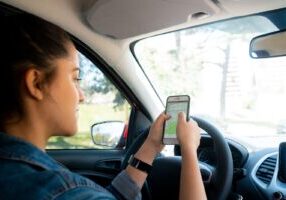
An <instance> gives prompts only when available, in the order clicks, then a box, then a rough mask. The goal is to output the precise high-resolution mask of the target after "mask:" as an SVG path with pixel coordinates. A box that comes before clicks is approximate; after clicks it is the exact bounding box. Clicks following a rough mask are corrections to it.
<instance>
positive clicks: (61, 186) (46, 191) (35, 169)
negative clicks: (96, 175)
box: [0, 132, 141, 200]
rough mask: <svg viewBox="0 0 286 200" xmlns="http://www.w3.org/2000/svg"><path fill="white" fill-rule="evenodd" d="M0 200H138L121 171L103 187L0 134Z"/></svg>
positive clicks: (137, 189)
mask: <svg viewBox="0 0 286 200" xmlns="http://www.w3.org/2000/svg"><path fill="white" fill-rule="evenodd" d="M0 199H1V200H2V199H3V200H9V199H27V200H28V199H35V200H39V199H43V200H51V199H55V200H64V199H69V200H73V199H76V200H81V199H136V200H137V199H141V193H140V188H139V187H138V186H137V185H136V183H135V182H134V181H133V180H132V179H131V178H130V177H129V176H128V174H127V173H126V172H125V171H122V172H121V173H120V174H119V175H118V176H117V177H116V178H115V179H114V180H113V181H112V183H111V184H110V185H109V186H108V187H107V189H105V188H102V187H101V186H99V185H97V184H96V183H94V182H92V181H91V180H89V179H87V178H84V177H82V176H80V175H78V174H76V173H73V172H71V171H69V170H68V169H67V168H65V167H63V166H62V165H61V164H59V163H58V162H57V161H55V160H54V159H52V158H51V157H50V156H49V155H48V154H46V153H45V152H43V151H42V150H40V149H38V148H37V147H35V146H34V145H32V144H30V143H28V142H25V141H23V140H21V139H18V138H15V137H12V136H10V135H8V134H5V133H1V132H0Z"/></svg>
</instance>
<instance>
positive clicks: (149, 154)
mask: <svg viewBox="0 0 286 200" xmlns="http://www.w3.org/2000/svg"><path fill="white" fill-rule="evenodd" d="M169 118H170V116H168V115H166V114H164V113H162V114H160V115H159V116H158V117H157V119H156V120H155V122H154V123H153V124H152V126H151V128H150V131H149V134H148V137H147V138H146V140H145V142H144V144H143V145H142V147H141V148H140V149H139V151H138V152H137V153H136V155H135V157H138V158H140V159H142V160H143V161H145V162H147V163H149V164H152V162H153V160H154V158H155V156H156V155H157V154H158V153H159V152H161V151H162V149H163V147H164V145H163V143H162V134H163V127H164V122H165V121H166V120H168V119H169Z"/></svg>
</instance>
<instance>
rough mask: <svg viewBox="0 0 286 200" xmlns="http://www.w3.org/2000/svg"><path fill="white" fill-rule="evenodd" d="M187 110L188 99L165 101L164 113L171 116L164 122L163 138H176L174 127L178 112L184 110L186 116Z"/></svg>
mask: <svg viewBox="0 0 286 200" xmlns="http://www.w3.org/2000/svg"><path fill="white" fill-rule="evenodd" d="M188 110H189V101H174V102H172V101H170V102H167V105H166V113H167V114H168V115H170V116H171V118H170V119H169V120H167V121H166V122H165V128H164V139H165V138H170V139H176V138H177V136H176V127H177V121H178V114H179V113H180V112H184V113H185V114H186V116H187V115H188ZM165 141H166V140H165ZM165 143H166V142H165ZM166 144H167V143H166Z"/></svg>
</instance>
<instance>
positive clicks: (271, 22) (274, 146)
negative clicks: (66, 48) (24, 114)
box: [0, 0, 286, 200]
mask: <svg viewBox="0 0 286 200" xmlns="http://www.w3.org/2000/svg"><path fill="white" fill-rule="evenodd" d="M26 13H30V14H33V15H35V16H38V17H40V18H43V19H45V20H47V21H49V22H51V23H53V24H56V25H58V26H59V27H61V28H63V29H64V30H66V31H67V32H68V33H69V35H70V36H71V38H72V40H73V42H74V44H75V45H76V48H77V50H78V53H79V56H80V67H81V68H82V73H83V77H84V78H83V81H82V83H81V86H82V88H83V91H84V92H85V93H86V96H87V97H86V102H85V103H84V104H83V105H81V107H80V109H81V111H80V118H79V124H80V125H79V127H80V130H79V133H78V134H77V136H75V137H72V138H68V139H65V138H61V137H55V138H51V139H50V140H49V144H48V147H47V150H46V151H47V153H48V154H49V155H50V156H52V157H53V158H54V159H55V160H57V161H58V162H60V163H62V164H63V165H65V166H66V167H67V168H69V169H70V170H71V171H73V172H76V173H79V174H81V175H82V176H85V177H87V178H89V179H91V180H93V181H94V182H96V183H98V184H99V185H101V186H107V185H109V184H110V182H111V181H112V179H113V178H114V177H115V176H116V175H117V174H118V173H119V172H120V171H121V170H122V169H124V168H125V167H126V166H127V163H128V159H129V157H130V156H131V155H132V154H134V153H135V152H136V151H137V150H138V149H139V148H140V146H141V145H142V144H143V142H144V140H145V138H146V137H147V135H148V131H149V128H150V125H151V124H152V122H153V121H154V119H156V117H157V116H158V115H159V114H160V113H161V112H163V111H164V110H165V103H166V98H167V97H168V96H171V95H176V94H177V95H178V94H188V95H190V97H191V102H190V115H191V117H192V118H193V119H194V120H195V121H196V122H197V123H198V125H199V127H200V128H201V129H202V133H201V143H200V146H199V148H198V151H197V153H198V158H199V161H200V163H199V165H200V171H201V175H202V179H203V182H204V186H205V189H206V193H207V196H208V199H211V200H212V199H214V200H226V199H227V200H241V199H246V200H253V199H261V200H264V199H265V200H272V199H277V200H278V199H285V198H286V196H285V195H286V143H285V142H286V106H285V100H286V66H285V65H286V58H285V56H286V2H285V1H284V0H273V1H268V0H249V1H244V0H203V1H201V0H168V1H160V0H145V1H139V0H121V1H116V0H108V1H106V0H85V1H81V0H61V1H56V0H41V1H37V0H1V2H0V17H1V18H2V19H5V17H9V16H11V15H24V14H26ZM181 161H182V160H181V153H180V147H179V145H166V147H165V148H164V150H163V151H162V153H160V154H159V155H158V156H157V158H156V159H155V161H154V163H153V169H152V172H151V173H150V174H149V175H148V177H147V180H146V181H145V183H144V186H143V188H142V199H148V200H150V199H178V198H179V183H180V168H181ZM27 181H28V180H27Z"/></svg>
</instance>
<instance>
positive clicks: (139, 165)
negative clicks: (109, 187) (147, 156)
mask: <svg viewBox="0 0 286 200" xmlns="http://www.w3.org/2000/svg"><path fill="white" fill-rule="evenodd" d="M128 164H129V165H131V166H132V167H134V168H136V169H138V170H140V171H143V172H145V173H147V174H149V173H150V172H151V170H152V165H149V164H147V163H145V162H143V161H142V160H139V159H137V158H135V157H134V155H131V156H130V158H129V160H128Z"/></svg>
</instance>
